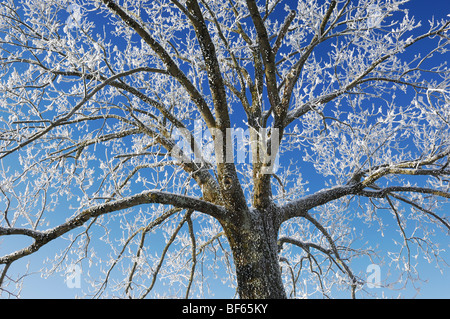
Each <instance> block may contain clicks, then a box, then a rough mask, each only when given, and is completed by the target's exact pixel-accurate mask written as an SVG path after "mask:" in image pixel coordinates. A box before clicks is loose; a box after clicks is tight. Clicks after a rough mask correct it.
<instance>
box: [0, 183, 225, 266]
mask: <svg viewBox="0 0 450 319" xmlns="http://www.w3.org/2000/svg"><path fill="white" fill-rule="evenodd" d="M153 203H156V204H166V205H172V206H175V207H180V208H184V209H192V210H195V211H200V212H203V213H205V214H208V215H210V216H213V217H215V218H217V219H218V220H225V218H226V215H225V209H223V208H222V207H219V206H216V205H214V204H211V203H209V202H206V201H203V200H200V199H196V198H193V197H189V196H183V195H177V194H171V193H165V192H159V191H147V192H142V193H140V194H137V195H134V196H130V197H128V198H125V199H120V200H116V201H112V202H108V203H104V204H100V205H96V206H93V207H91V208H88V209H86V210H85V211H83V212H81V213H80V214H78V215H77V216H75V217H73V218H71V219H70V220H68V221H67V222H65V223H63V224H61V225H59V226H56V227H55V228H52V229H50V230H47V231H43V232H39V231H25V230H22V229H8V228H0V235H9V234H11V235H12V234H23V235H28V236H31V237H33V238H34V239H35V241H34V243H33V244H31V245H30V246H28V247H26V248H23V249H21V250H19V251H16V252H14V253H11V254H9V255H6V256H3V257H0V264H7V263H11V262H13V261H15V260H17V259H19V258H22V257H24V256H27V255H30V254H32V253H34V252H36V251H37V250H39V249H40V248H41V247H42V246H44V245H45V244H47V243H49V242H50V241H52V240H54V239H56V238H58V237H60V236H62V235H64V234H65V233H67V232H69V231H71V230H73V229H75V228H77V227H80V226H81V225H83V224H84V223H86V222H87V221H88V220H89V219H91V218H95V217H98V216H101V215H104V214H107V213H111V212H114V211H119V210H122V209H127V208H131V207H134V206H138V205H143V204H153Z"/></svg>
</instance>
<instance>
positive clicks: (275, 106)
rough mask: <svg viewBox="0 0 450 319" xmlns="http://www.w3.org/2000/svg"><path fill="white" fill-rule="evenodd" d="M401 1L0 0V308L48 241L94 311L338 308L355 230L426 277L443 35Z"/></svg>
mask: <svg viewBox="0 0 450 319" xmlns="http://www.w3.org/2000/svg"><path fill="white" fill-rule="evenodd" d="M405 2H406V1H404V0H359V1H351V0H327V1H317V0H301V1H281V0H270V1H269V0H266V1H256V0H246V1H244V0H225V1H224V0H208V1H206V0H158V1H144V0H138V1H136V0H133V1H130V0H123V1H122V0H121V1H117V0H116V1H114V0H102V1H99V0H96V1H94V0H79V1H68V0H27V1H14V0H5V1H2V3H1V5H0V33H1V36H0V43H1V46H0V48H1V56H0V65H1V69H0V70H1V79H2V80H1V84H0V91H1V96H0V98H1V101H0V105H1V106H0V112H1V113H0V115H1V124H0V125H1V127H0V153H1V158H2V162H1V165H2V166H1V172H0V174H1V179H0V192H1V194H0V195H1V196H2V197H1V207H0V209H1V217H0V236H10V235H11V240H10V241H6V243H12V242H14V240H13V239H16V238H21V237H26V238H29V239H30V240H31V241H30V242H29V244H27V245H26V246H24V248H20V247H19V248H17V249H15V250H13V251H11V249H7V252H6V253H3V254H1V255H0V264H1V265H2V266H3V267H2V268H0V270H1V275H0V288H1V290H0V291H1V293H2V294H5V295H16V294H18V293H19V291H17V289H16V288H15V286H14V283H15V282H16V281H20V279H21V278H16V277H15V276H12V275H10V274H11V272H12V271H13V269H14V264H13V263H14V262H15V261H17V260H19V259H22V258H31V257H32V256H30V255H31V254H34V253H35V252H36V251H38V250H39V249H40V248H41V247H43V246H45V245H47V244H48V243H50V242H51V241H54V240H56V239H58V240H59V241H61V242H62V241H63V238H64V239H66V240H67V243H68V244H67V245H66V247H65V248H64V249H63V250H62V251H60V252H58V253H56V257H51V264H50V266H49V267H48V266H47V268H46V271H47V272H48V273H49V274H51V273H53V272H55V271H57V270H64V269H66V268H67V265H72V264H79V265H82V266H83V267H85V268H86V267H90V269H91V271H92V282H91V283H92V287H91V290H89V291H88V292H87V294H88V295H89V294H90V295H91V296H94V297H102V296H105V297H107V296H113V295H114V296H120V297H141V298H143V297H152V296H153V297H156V296H159V295H160V294H162V293H166V294H167V296H169V297H170V296H171V297H175V296H178V297H193V296H207V295H208V294H209V292H208V289H210V288H208V287H209V286H208V279H214V278H213V277H214V276H217V277H218V278H219V280H223V281H224V282H225V284H228V285H230V286H231V287H234V286H236V292H237V294H238V295H239V296H240V297H241V298H285V297H303V296H307V295H308V293H321V294H323V295H324V296H331V295H332V293H333V292H335V288H336V287H337V289H340V288H346V289H348V290H349V291H350V295H349V296H352V297H355V296H356V295H357V294H358V293H363V291H364V290H365V288H364V284H365V279H364V276H362V275H361V274H357V273H356V272H355V270H354V269H353V268H352V261H353V260H354V259H355V258H358V257H361V258H365V257H363V256H366V257H369V258H377V257H378V256H381V255H379V254H381V253H382V251H381V252H380V251H378V250H377V249H376V247H374V246H376V244H377V242H374V243H371V242H370V238H367V243H364V244H361V240H360V238H359V236H362V239H364V240H365V239H366V238H365V237H364V234H363V235H360V232H361V231H362V230H363V229H364V227H366V225H371V226H376V227H379V230H380V231H387V232H388V234H387V236H394V235H392V232H391V228H393V229H396V230H398V234H399V236H400V238H401V240H397V243H398V249H395V250H392V251H388V252H386V256H388V257H389V258H390V259H391V262H392V263H393V267H394V266H397V267H399V268H400V269H401V270H403V271H404V272H405V273H406V274H407V275H408V277H409V278H413V276H414V274H415V266H416V263H417V261H416V259H417V256H418V255H420V256H425V257H426V258H430V259H435V260H436V261H437V262H438V263H442V262H443V261H442V260H441V257H440V256H439V253H440V251H441V249H442V248H441V247H440V246H439V245H438V244H439V242H438V239H439V238H441V239H442V238H443V240H444V244H448V241H447V242H445V240H446V239H448V234H449V230H450V223H449V221H448V218H447V216H445V213H443V212H442V208H443V207H444V206H443V205H444V204H445V203H447V200H448V198H450V184H449V179H448V176H449V174H450V167H449V166H448V164H449V161H450V157H449V153H450V130H449V128H450V126H449V124H450V106H449V101H450V73H449V72H450V71H449V69H448V67H447V66H446V63H445V62H446V60H448V57H449V56H448V53H447V50H448V49H449V39H450V38H449V36H450V34H449V28H450V21H448V20H447V21H435V20H433V19H431V17H430V21H428V22H427V23H426V25H423V26H421V24H420V23H419V22H417V21H415V19H414V18H413V17H411V16H410V15H408V11H407V8H408V5H407V4H405ZM236 140H237V142H236ZM309 188H311V189H309ZM389 218H390V222H389V223H390V224H393V225H394V226H389V227H388V226H387V225H385V224H386V221H387V220H388V219H389ZM439 234H440V235H439ZM12 235H19V236H15V237H13V236H12ZM435 235H436V236H435ZM3 238H6V239H8V238H9V237H3ZM394 238H396V237H394ZM8 247H13V246H12V245H11V246H8ZM8 247H7V248H8ZM14 247H17V246H14ZM2 248H4V246H3V247H2ZM27 256H29V257H27ZM380 258H381V257H380ZM373 262H374V263H376V262H381V261H376V260H375V259H374V261H373ZM444 264H445V262H444ZM83 274H86V275H85V276H86V277H88V271H84V272H83ZM208 277H209V278H208ZM158 282H164V283H167V286H166V288H165V289H163V290H161V289H157V288H156V287H157V286H158ZM25 283H26V281H25ZM211 289H212V288H211Z"/></svg>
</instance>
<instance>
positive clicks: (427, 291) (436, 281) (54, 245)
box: [0, 0, 450, 298]
mask: <svg viewBox="0 0 450 319" xmlns="http://www.w3.org/2000/svg"><path fill="white" fill-rule="evenodd" d="M408 7H409V8H410V13H411V15H414V16H416V17H417V18H418V19H429V18H431V17H432V16H433V15H434V16H435V17H436V18H437V19H440V18H445V17H446V16H447V15H448V14H450V4H449V1H448V0H428V1H427V0H412V1H411V2H410V3H409V4H408ZM423 25H424V26H425V27H426V20H425V21H424V23H423ZM309 186H310V188H311V189H314V188H315V186H316V187H317V188H321V186H317V185H314V184H312V185H311V184H310V185H309ZM448 211H449V206H447V209H446V210H445V211H443V212H442V213H443V214H448ZM369 234H370V233H369ZM370 236H373V238H374V239H375V240H379V241H380V244H381V245H386V246H389V245H390V244H391V243H390V242H389V239H386V238H387V237H388V236H386V237H385V238H382V237H380V236H379V234H378V233H376V232H374V233H373V234H370ZM14 239H15V238H14ZM446 240H447V246H446V248H447V251H446V252H445V253H443V254H442V257H443V258H444V259H446V260H447V261H448V262H450V249H449V248H450V247H449V245H448V234H443V235H442V241H441V242H442V243H445V242H446ZM16 244H17V247H23V245H24V243H23V242H21V243H18V242H14V243H13V241H12V239H7V240H5V241H4V242H3V245H2V246H0V249H3V247H8V249H9V248H13V245H16ZM10 245H11V246H10ZM63 247H64V243H63V242H61V241H54V242H51V243H50V244H48V245H47V246H45V247H43V248H42V249H41V250H40V251H38V252H37V253H36V254H35V255H33V256H32V257H31V258H25V259H23V260H20V261H17V262H15V263H14V264H13V267H14V271H10V273H9V274H10V275H14V274H15V273H22V272H23V270H24V269H25V265H26V263H28V262H29V261H30V262H31V268H30V272H33V271H37V270H38V269H39V267H40V266H41V265H42V264H41V261H42V260H43V259H45V258H47V257H49V258H52V256H53V255H54V252H55V251H57V250H59V249H61V248H63ZM2 254H3V253H2ZM366 265H367V261H365V260H362V261H360V262H359V264H356V265H354V266H355V268H359V270H360V271H363V272H364V270H365V267H366ZM420 269H421V270H422V271H421V274H422V279H424V280H427V281H428V283H423V284H421V285H420V287H421V289H420V294H418V295H416V293H417V292H416V290H415V289H412V287H410V286H407V289H406V290H404V291H389V290H387V289H383V288H380V289H379V290H380V291H379V292H378V291H377V294H380V293H381V290H383V293H385V295H386V296H388V297H396V296H398V294H400V293H401V294H402V295H403V297H405V298H412V297H418V298H450V271H449V269H446V270H445V272H444V273H443V274H441V272H440V271H439V270H438V269H436V268H435V265H434V264H428V263H426V262H423V263H421V264H420ZM389 271H390V270H389V269H388V268H387V267H386V266H384V267H383V268H381V279H382V280H384V279H386V278H387V275H388V273H389ZM393 277H395V273H394V274H393ZM85 285H86V283H83V281H82V282H81V288H83V287H85ZM374 289H375V288H374ZM232 294H233V292H232V290H231V289H229V288H226V287H218V291H217V293H216V297H219V298H220V297H230V296H231V295H232ZM76 295H82V292H81V290H80V289H79V288H69V287H68V285H67V284H66V282H65V277H64V275H62V274H57V275H55V276H52V277H50V278H41V277H40V275H39V274H34V275H32V276H30V277H29V278H27V279H26V280H25V284H24V288H23V290H22V297H23V298H73V297H75V296H76ZM342 297H348V294H347V295H343V296H342Z"/></svg>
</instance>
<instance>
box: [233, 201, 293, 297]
mask: <svg viewBox="0 0 450 319" xmlns="http://www.w3.org/2000/svg"><path fill="white" fill-rule="evenodd" d="M270 216H271V215H270V214H264V213H261V212H258V211H256V210H253V211H250V213H249V214H248V215H247V214H246V216H245V217H246V218H243V219H242V222H241V223H239V224H238V225H236V224H234V225H233V226H229V227H226V228H225V232H226V234H227V237H228V241H229V242H230V246H231V250H232V252H233V258H234V265H235V267H236V276H237V283H238V293H239V296H240V298H241V299H284V298H286V293H285V290H284V286H283V281H282V279H281V271H280V266H279V262H278V247H277V233H278V226H276V225H274V223H273V221H272V220H271V218H270Z"/></svg>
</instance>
